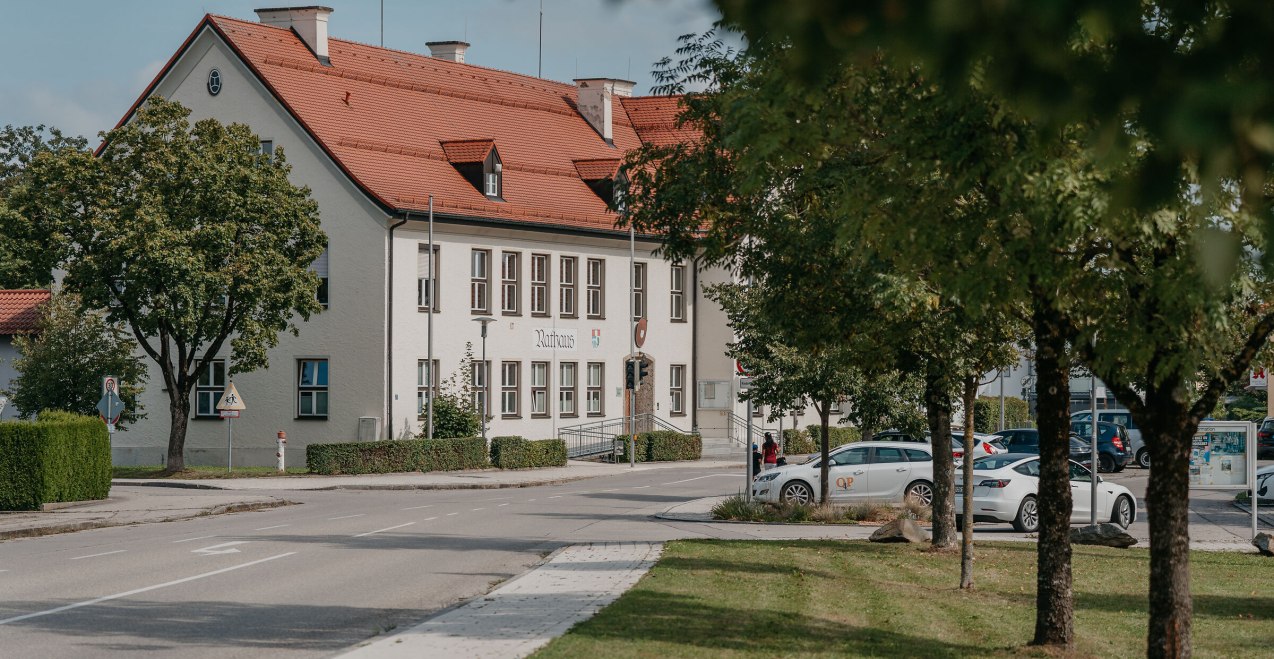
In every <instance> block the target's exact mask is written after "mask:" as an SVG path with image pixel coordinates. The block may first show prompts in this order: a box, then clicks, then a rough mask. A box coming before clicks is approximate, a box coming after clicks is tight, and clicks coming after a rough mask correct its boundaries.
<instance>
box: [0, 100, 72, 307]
mask: <svg viewBox="0 0 1274 659" xmlns="http://www.w3.org/2000/svg"><path fill="white" fill-rule="evenodd" d="M86 147H87V141H86V140H85V139H84V138H82V137H67V136H65V135H63V134H62V133H61V131H59V130H57V129H56V128H49V129H46V128H45V127H44V126H42V125H41V126H22V127H14V126H11V125H10V126H5V127H4V129H3V130H0V288H47V287H48V285H49V284H50V283H52V281H53V269H54V267H56V265H57V263H58V259H59V258H60V257H61V256H62V254H63V251H64V249H63V248H64V245H63V244H62V241H61V240H60V236H59V234H58V233H57V231H56V225H55V224H54V223H53V222H50V221H49V218H47V217H45V216H43V215H41V214H40V213H39V211H38V210H37V209H31V208H27V209H24V210H25V211H26V212H24V213H19V212H17V210H16V209H15V208H12V207H11V206H10V204H9V203H8V202H7V201H6V199H7V198H9V197H10V196H13V195H20V194H21V191H20V189H21V188H22V187H23V186H25V185H27V184H28V183H27V177H26V176H25V172H26V168H27V167H28V166H29V165H30V164H31V161H32V159H34V158H35V157H36V155H38V154H40V153H58V152H61V151H83V150H84V149H85V148H86Z"/></svg>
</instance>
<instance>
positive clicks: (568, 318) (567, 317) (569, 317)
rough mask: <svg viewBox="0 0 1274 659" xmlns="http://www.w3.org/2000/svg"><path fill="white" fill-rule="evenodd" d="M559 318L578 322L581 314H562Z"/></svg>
mask: <svg viewBox="0 0 1274 659" xmlns="http://www.w3.org/2000/svg"><path fill="white" fill-rule="evenodd" d="M558 318H561V319H562V320H578V319H579V314H570V315H567V314H562V315H561V316H558Z"/></svg>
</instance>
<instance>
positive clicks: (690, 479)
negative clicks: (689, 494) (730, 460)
mask: <svg viewBox="0 0 1274 659" xmlns="http://www.w3.org/2000/svg"><path fill="white" fill-rule="evenodd" d="M714 476H734V474H708V475H707V476H695V477H694V478H687V479H686V480H684V481H673V482H671V483H664V485H676V484H677V483H689V482H690V481H697V480H699V479H701V478H712V477H714Z"/></svg>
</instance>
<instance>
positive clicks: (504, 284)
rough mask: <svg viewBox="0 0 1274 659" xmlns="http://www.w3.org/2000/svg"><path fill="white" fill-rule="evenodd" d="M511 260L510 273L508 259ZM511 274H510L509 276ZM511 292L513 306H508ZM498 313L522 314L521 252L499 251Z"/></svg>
mask: <svg viewBox="0 0 1274 659" xmlns="http://www.w3.org/2000/svg"><path fill="white" fill-rule="evenodd" d="M510 258H512V260H513V267H512V273H510V268H509V259H510ZM510 274H512V276H510ZM510 292H511V293H512V300H513V308H512V309H510V308H508V302H509V299H510V297H509V296H510ZM500 313H501V315H504V316H521V315H522V253H521V252H500Z"/></svg>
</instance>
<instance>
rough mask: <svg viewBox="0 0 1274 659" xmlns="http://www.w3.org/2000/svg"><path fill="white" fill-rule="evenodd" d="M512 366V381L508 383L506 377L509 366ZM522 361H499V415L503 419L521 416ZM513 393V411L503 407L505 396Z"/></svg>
mask: <svg viewBox="0 0 1274 659" xmlns="http://www.w3.org/2000/svg"><path fill="white" fill-rule="evenodd" d="M510 366H512V367H513V381H512V384H510V382H509V379H508V377H506V376H508V374H509V370H508V369H509V367H510ZM521 388H522V362H518V361H506V362H500V417H501V418H504V419H520V418H522V401H521V396H520V394H521ZM510 394H512V395H513V411H512V412H510V411H507V410H506V409H505V405H504V403H505V401H506V400H507V397H508V396H509V395H510Z"/></svg>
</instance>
